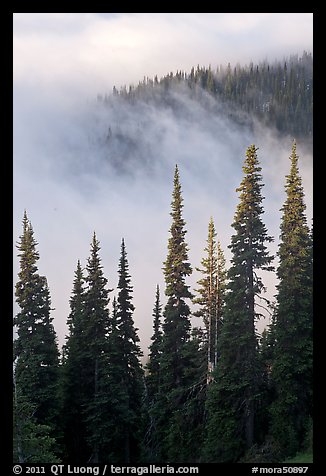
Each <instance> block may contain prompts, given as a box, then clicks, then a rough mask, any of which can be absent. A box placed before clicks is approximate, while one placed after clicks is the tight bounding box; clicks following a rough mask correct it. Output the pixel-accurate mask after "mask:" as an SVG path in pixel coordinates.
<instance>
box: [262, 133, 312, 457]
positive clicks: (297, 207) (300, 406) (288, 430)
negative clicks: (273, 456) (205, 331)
mask: <svg viewBox="0 0 326 476" xmlns="http://www.w3.org/2000/svg"><path fill="white" fill-rule="evenodd" d="M298 159H299V157H298V155H297V153H296V143H295V142H293V145H292V154H291V157H290V160H291V169H290V173H289V175H287V176H286V184H285V191H286V200H285V202H284V205H283V207H282V209H281V211H282V212H283V215H282V221H281V227H280V229H281V235H280V244H279V249H278V257H279V266H278V268H277V276H278V279H279V283H278V285H277V305H276V313H275V326H274V334H275V347H274V354H273V356H274V359H273V363H272V382H273V385H274V389H275V393H276V398H275V401H274V402H273V404H272V408H271V433H272V436H273V438H274V440H275V441H276V442H277V443H278V445H279V447H280V449H281V451H282V452H283V454H284V455H285V456H288V455H292V454H295V452H296V451H298V450H299V449H300V445H302V443H303V441H304V437H305V432H306V431H307V428H308V426H309V419H310V418H312V365H313V340H312V327H313V323H312V317H313V309H312V239H311V234H310V231H309V228H308V226H307V219H306V206H305V203H304V190H303V185H302V179H301V177H300V174H299V167H298Z"/></svg>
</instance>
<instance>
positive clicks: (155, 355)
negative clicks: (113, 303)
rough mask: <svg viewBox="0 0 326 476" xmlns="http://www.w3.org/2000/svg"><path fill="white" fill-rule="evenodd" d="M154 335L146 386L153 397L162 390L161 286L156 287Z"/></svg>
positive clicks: (149, 394)
mask: <svg viewBox="0 0 326 476" xmlns="http://www.w3.org/2000/svg"><path fill="white" fill-rule="evenodd" d="M153 318H154V319H153V335H152V337H151V341H152V343H151V345H150V346H149V355H148V359H149V361H148V364H147V366H146V368H147V372H148V374H147V377H146V388H147V394H148V398H149V399H151V398H152V397H153V396H155V395H156V394H157V393H158V392H159V390H160V359H161V352H162V348H161V347H162V330H161V318H162V306H161V303H160V288H159V285H157V287H156V295H155V305H154V309H153Z"/></svg>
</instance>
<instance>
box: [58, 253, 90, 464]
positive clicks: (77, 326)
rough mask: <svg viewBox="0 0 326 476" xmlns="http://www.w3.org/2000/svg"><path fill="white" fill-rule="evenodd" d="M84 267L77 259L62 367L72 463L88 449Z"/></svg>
mask: <svg viewBox="0 0 326 476" xmlns="http://www.w3.org/2000/svg"><path fill="white" fill-rule="evenodd" d="M84 282H85V279H84V276H83V270H82V268H81V265H80V261H79V260H78V262H77V268H76V271H75V279H74V284H73V290H72V295H71V298H70V314H69V317H68V320H67V324H68V329H69V335H68V337H67V341H66V344H65V346H64V361H63V366H62V367H63V368H62V399H63V408H62V413H63V426H64V442H65V458H66V460H67V461H69V462H70V463H80V462H82V461H83V458H84V456H85V454H87V452H88V445H87V442H86V425H85V420H84V405H85V403H86V395H87V394H88V389H87V388H86V386H85V385H86V379H85V375H84V372H85V369H86V368H87V365H88V362H87V359H86V356H85V347H86V345H87V343H86V341H85V337H84V326H85V287H84Z"/></svg>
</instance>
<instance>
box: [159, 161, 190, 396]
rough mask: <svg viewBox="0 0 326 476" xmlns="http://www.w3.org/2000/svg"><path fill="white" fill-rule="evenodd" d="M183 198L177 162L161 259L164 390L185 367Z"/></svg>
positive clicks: (187, 292)
mask: <svg viewBox="0 0 326 476" xmlns="http://www.w3.org/2000/svg"><path fill="white" fill-rule="evenodd" d="M182 202H183V198H182V195H181V184H180V177H179V170H178V166H177V165H176V167H175V173H174V188H173V193H172V203H171V208H172V210H171V213H170V215H171V217H172V224H171V227H170V238H169V240H168V255H167V259H166V261H165V262H164V268H163V269H164V276H165V283H166V288H165V294H166V296H167V297H168V301H167V304H166V306H165V309H164V323H163V342H162V346H163V347H162V352H163V356H162V359H161V376H162V385H163V389H164V391H165V392H166V391H169V390H171V389H174V388H178V387H180V386H181V385H182V382H183V379H184V371H185V360H184V353H183V351H184V348H185V344H186V343H187V341H188V340H189V338H190V328H191V324H190V308H189V306H188V304H187V303H186V301H185V300H186V299H187V298H189V299H191V298H192V294H191V292H190V290H189V286H188V285H186V281H185V279H186V277H187V276H189V275H190V274H191V273H192V269H191V266H190V263H189V262H188V246H187V244H186V242H185V235H186V230H185V221H184V219H183V217H182V208H183V204H182Z"/></svg>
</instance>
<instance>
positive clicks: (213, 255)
mask: <svg viewBox="0 0 326 476" xmlns="http://www.w3.org/2000/svg"><path fill="white" fill-rule="evenodd" d="M204 251H205V252H206V256H205V257H204V258H203V259H202V261H201V265H202V268H196V269H197V271H199V272H200V273H202V274H203V277H202V278H201V279H200V280H199V281H197V283H198V284H199V286H200V288H198V289H197V290H196V291H197V292H198V294H199V297H197V298H196V299H194V303H197V304H199V305H200V310H199V311H197V312H196V315H197V316H199V317H202V318H203V321H204V324H205V327H206V335H207V338H206V341H207V342H206V346H207V379H208V381H209V380H210V379H211V372H212V371H213V370H214V368H215V366H216V363H217V354H218V349H217V340H218V335H219V332H220V328H221V322H222V309H223V306H224V294H225V282H226V271H225V259H224V254H223V251H222V248H221V245H220V243H218V245H217V243H216V231H215V225H214V221H213V218H212V217H211V219H210V222H209V225H208V238H207V247H206V248H205V250H204Z"/></svg>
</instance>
